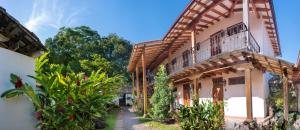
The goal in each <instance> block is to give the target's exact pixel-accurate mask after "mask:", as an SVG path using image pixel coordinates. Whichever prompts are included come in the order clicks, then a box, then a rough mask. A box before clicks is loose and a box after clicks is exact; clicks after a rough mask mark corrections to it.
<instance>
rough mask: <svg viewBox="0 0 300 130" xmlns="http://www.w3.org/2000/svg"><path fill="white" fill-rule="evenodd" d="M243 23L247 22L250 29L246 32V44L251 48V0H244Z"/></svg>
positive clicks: (246, 24)
mask: <svg viewBox="0 0 300 130" xmlns="http://www.w3.org/2000/svg"><path fill="white" fill-rule="evenodd" d="M243 23H244V24H245V26H246V28H247V29H248V31H247V32H246V46H247V48H248V49H249V47H250V46H249V45H250V40H249V33H250V28H249V0H243Z"/></svg>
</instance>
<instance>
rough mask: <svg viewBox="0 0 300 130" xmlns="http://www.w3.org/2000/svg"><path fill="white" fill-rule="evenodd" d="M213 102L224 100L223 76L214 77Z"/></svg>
mask: <svg viewBox="0 0 300 130" xmlns="http://www.w3.org/2000/svg"><path fill="white" fill-rule="evenodd" d="M212 96H213V102H214V103H218V102H222V101H223V97H224V92H223V78H216V79H213V91H212Z"/></svg>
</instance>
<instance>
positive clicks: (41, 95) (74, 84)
mask: <svg viewBox="0 0 300 130" xmlns="http://www.w3.org/2000/svg"><path fill="white" fill-rule="evenodd" d="M43 58H44V57H43V56H42V57H41V58H39V59H37V61H38V62H37V64H36V65H37V66H36V71H37V75H36V77H33V76H30V77H32V78H34V79H36V81H37V84H38V85H37V86H38V88H35V87H32V86H30V85H29V84H27V83H25V84H23V82H22V80H21V79H20V78H19V77H18V76H16V75H14V74H12V76H11V81H12V83H13V84H14V85H15V86H16V87H15V88H14V89H10V90H7V91H6V92H4V93H3V94H2V95H1V97H5V98H11V97H14V96H17V95H26V96H27V97H28V98H29V99H30V101H32V102H33V104H34V106H35V111H36V114H35V117H36V119H37V120H39V123H38V125H37V126H38V128H41V129H44V130H52V129H67V130H69V129H72V130H79V129H95V127H96V122H98V121H99V120H101V119H103V118H104V117H105V115H106V114H107V106H108V104H110V103H111V101H112V100H113V98H114V97H115V94H116V93H117V92H118V88H119V85H120V84H121V83H122V80H121V79H122V78H120V77H118V76H114V77H108V76H107V74H106V73H105V72H103V71H101V70H98V71H97V72H92V73H91V75H90V76H89V77H87V76H86V75H85V74H83V73H79V74H76V73H74V72H72V71H70V70H68V68H65V67H64V66H61V65H50V68H49V69H50V70H51V71H49V72H45V71H43V70H42V65H43V64H45V63H46V62H47V60H43ZM62 70H68V71H67V73H64V74H62Z"/></svg>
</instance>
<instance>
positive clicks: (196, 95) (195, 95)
mask: <svg viewBox="0 0 300 130" xmlns="http://www.w3.org/2000/svg"><path fill="white" fill-rule="evenodd" d="M193 86H194V99H197V100H198V98H199V93H198V80H197V78H195V79H194V80H193Z"/></svg>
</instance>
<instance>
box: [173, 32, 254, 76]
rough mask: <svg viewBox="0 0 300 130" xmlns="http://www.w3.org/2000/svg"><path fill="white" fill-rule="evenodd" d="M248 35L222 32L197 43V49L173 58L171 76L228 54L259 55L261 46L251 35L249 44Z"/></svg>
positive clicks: (190, 49)
mask: <svg viewBox="0 0 300 130" xmlns="http://www.w3.org/2000/svg"><path fill="white" fill-rule="evenodd" d="M247 33H248V31H240V32H234V33H228V32H226V31H220V32H218V33H216V34H214V35H212V36H211V37H210V38H208V39H206V40H204V41H202V42H199V43H197V45H196V46H195V48H189V49H187V50H185V51H184V52H183V53H182V55H179V56H177V57H175V58H173V59H172V61H171V63H168V65H169V67H168V68H169V72H170V74H174V73H176V72H180V71H182V70H183V69H184V68H186V67H190V66H193V64H199V63H201V62H204V61H205V60H208V59H210V58H212V57H214V56H217V55H221V54H223V53H226V52H232V51H237V50H243V51H251V52H256V53H259V52H260V46H259V45H258V43H257V42H256V40H255V39H254V37H253V36H252V35H251V33H250V35H249V43H247ZM193 53H194V54H195V63H193V56H192V54H193Z"/></svg>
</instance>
